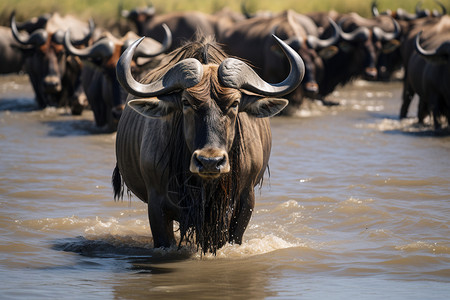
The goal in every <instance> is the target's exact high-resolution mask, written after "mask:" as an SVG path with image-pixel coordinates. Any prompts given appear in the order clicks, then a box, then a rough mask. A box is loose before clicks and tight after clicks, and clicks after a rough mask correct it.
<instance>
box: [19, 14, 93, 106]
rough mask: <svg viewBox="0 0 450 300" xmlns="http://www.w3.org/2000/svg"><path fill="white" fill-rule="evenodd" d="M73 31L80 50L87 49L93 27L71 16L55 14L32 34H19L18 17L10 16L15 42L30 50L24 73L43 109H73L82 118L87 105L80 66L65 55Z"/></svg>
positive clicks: (77, 60) (74, 59)
mask: <svg viewBox="0 0 450 300" xmlns="http://www.w3.org/2000/svg"><path fill="white" fill-rule="evenodd" d="M67 30H71V31H72V36H73V37H74V38H75V40H74V41H73V42H72V43H73V44H75V45H77V46H85V45H87V44H88V43H89V41H90V40H91V37H92V34H93V31H94V23H93V22H92V21H91V22H90V23H89V26H87V23H85V22H82V21H80V20H78V19H76V18H74V17H72V16H65V17H61V16H60V15H59V14H57V13H55V14H53V15H52V16H51V17H50V18H49V19H48V21H47V22H46V24H45V27H44V28H39V29H36V30H34V31H33V32H32V33H30V34H23V33H21V32H19V30H18V28H17V25H16V21H15V13H14V12H13V13H12V14H11V32H12V34H13V36H14V38H15V39H16V41H17V42H18V43H19V44H20V45H21V47H23V48H24V49H26V50H27V56H26V58H25V71H26V72H27V73H28V76H29V78H30V81H31V84H32V86H33V89H34V92H35V96H36V101H37V103H38V105H39V107H40V108H44V107H46V106H65V105H68V106H70V108H71V110H72V113H73V114H81V112H82V111H83V109H84V107H85V106H86V104H87V101H86V96H85V95H84V92H83V89H82V88H81V83H80V73H81V62H80V61H79V59H76V58H74V57H70V56H67V54H66V53H65V51H64V46H63V38H64V32H65V31H67Z"/></svg>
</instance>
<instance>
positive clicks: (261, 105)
mask: <svg viewBox="0 0 450 300" xmlns="http://www.w3.org/2000/svg"><path fill="white" fill-rule="evenodd" d="M288 103H289V101H288V100H286V99H281V98H261V96H250V95H243V97H242V99H241V104H240V108H239V110H240V111H244V112H246V113H248V114H249V115H251V116H254V117H257V118H266V117H272V116H274V115H276V114H278V113H279V112H280V111H282V110H283V108H285V107H286V105H288Z"/></svg>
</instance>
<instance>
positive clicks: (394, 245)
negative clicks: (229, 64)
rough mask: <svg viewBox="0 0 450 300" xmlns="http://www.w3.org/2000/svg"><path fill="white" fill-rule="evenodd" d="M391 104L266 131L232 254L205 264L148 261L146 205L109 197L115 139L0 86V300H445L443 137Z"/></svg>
mask: <svg viewBox="0 0 450 300" xmlns="http://www.w3.org/2000/svg"><path fill="white" fill-rule="evenodd" d="M400 95H401V84H400V83H398V82H393V83H367V82H365V81H357V82H355V83H353V84H352V85H349V86H346V87H345V88H343V89H340V90H338V91H336V92H335V93H334V94H333V95H332V97H331V98H332V99H334V100H338V101H339V102H340V103H341V105H340V106H334V107H323V106H320V105H318V104H317V103H308V104H307V105H305V108H304V109H303V110H302V111H300V112H299V114H298V116H295V117H289V118H287V117H277V118H273V119H272V131H273V151H272V155H271V159H270V177H269V176H266V178H265V181H264V184H263V186H262V188H261V189H259V190H257V199H256V207H255V211H254V214H253V217H252V219H251V221H250V225H249V228H248V229H247V231H246V233H245V235H244V243H243V244H242V245H240V246H239V245H227V246H225V247H224V248H222V249H220V250H219V251H218V253H217V256H216V257H214V256H211V255H204V256H202V255H200V254H199V253H196V252H195V251H194V250H193V249H182V250H180V251H176V250H173V249H172V250H162V249H156V250H154V249H152V238H151V233H150V228H149V225H148V220H147V212H146V206H145V205H144V204H143V203H142V202H141V201H139V200H138V199H137V198H136V197H131V199H128V198H127V197H125V198H124V201H119V202H115V201H114V200H113V197H112V188H111V184H110V178H111V173H112V170H113V168H114V166H115V157H114V142H115V135H114V134H111V133H105V132H102V130H100V129H98V128H96V127H95V125H94V124H93V121H92V120H93V117H92V113H91V112H89V111H88V112H85V113H83V115H82V116H79V117H74V116H71V115H70V114H69V112H68V111H67V110H65V109H54V108H48V109H45V110H42V111H40V110H36V105H35V103H34V100H33V94H32V90H31V87H30V85H29V84H28V81H27V79H26V77H24V76H6V77H0V282H1V285H0V298H1V299H39V298H42V299H57V298H63V299H81V298H86V299H113V298H117V299H144V298H148V299H348V298H356V299H380V298H385V297H388V298H389V299H444V298H447V297H448V294H449V293H450V229H449V226H450V222H449V220H450V177H449V171H450V160H449V158H450V135H449V134H448V132H446V131H444V132H439V133H434V132H433V131H432V129H431V127H430V126H418V125H416V124H415V121H416V120H415V119H414V118H412V117H411V118H409V119H407V120H405V121H402V122H400V121H399V120H398V118H397V115H398V111H399V107H400ZM416 105H417V104H416V102H414V103H413V106H412V110H411V112H410V114H411V116H413V115H414V114H415V111H416V110H415V106H416Z"/></svg>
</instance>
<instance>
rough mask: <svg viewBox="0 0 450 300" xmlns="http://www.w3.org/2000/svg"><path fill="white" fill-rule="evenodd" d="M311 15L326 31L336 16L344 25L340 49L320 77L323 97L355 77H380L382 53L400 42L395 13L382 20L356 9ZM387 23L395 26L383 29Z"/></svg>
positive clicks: (329, 58) (327, 62)
mask: <svg viewBox="0 0 450 300" xmlns="http://www.w3.org/2000/svg"><path fill="white" fill-rule="evenodd" d="M308 15H309V16H310V17H311V18H312V19H313V20H314V21H315V22H316V24H317V25H318V26H319V27H321V28H323V30H324V35H326V34H327V32H328V31H329V28H330V25H329V24H328V23H329V21H326V20H328V19H333V18H334V19H335V21H336V22H338V23H339V26H340V27H341V29H342V30H341V31H340V40H339V43H338V44H337V45H338V48H339V51H338V53H337V54H336V55H334V56H332V57H328V58H326V59H324V60H323V65H324V72H323V74H324V75H323V76H322V77H321V80H320V81H319V97H325V96H327V95H328V94H330V93H331V92H333V91H334V90H335V88H336V87H337V86H338V85H345V84H347V83H348V82H350V81H351V80H353V79H355V78H361V77H362V78H365V79H369V80H374V79H376V78H377V74H378V71H377V60H378V57H379V56H380V53H381V52H382V51H383V50H385V49H391V50H392V49H394V48H395V47H398V46H399V42H398V41H397V40H396V38H397V37H398V35H399V34H400V26H399V24H398V23H397V22H396V21H395V20H394V19H392V18H391V17H388V16H383V17H380V18H384V20H383V21H380V20H378V19H366V18H363V17H361V16H359V15H358V14H356V13H350V14H336V13H335V12H327V13H314V14H308ZM327 17H328V18H327ZM324 22H326V23H324ZM387 25H390V26H391V30H388V29H383V27H384V28H386V26H387Z"/></svg>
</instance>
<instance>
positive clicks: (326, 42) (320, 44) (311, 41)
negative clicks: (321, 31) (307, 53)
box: [307, 18, 341, 49]
mask: <svg viewBox="0 0 450 300" xmlns="http://www.w3.org/2000/svg"><path fill="white" fill-rule="evenodd" d="M328 20H329V22H330V25H331V27H332V28H333V31H334V33H333V35H332V36H331V37H329V38H328V39H323V40H322V39H320V38H318V37H316V36H313V35H309V36H308V39H307V41H308V45H309V47H310V48H313V49H323V48H326V47H329V46H331V45H334V44H336V43H337V42H338V41H339V37H340V31H341V30H340V29H339V26H338V25H337V24H336V22H334V21H333V20H332V19H331V18H328Z"/></svg>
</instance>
